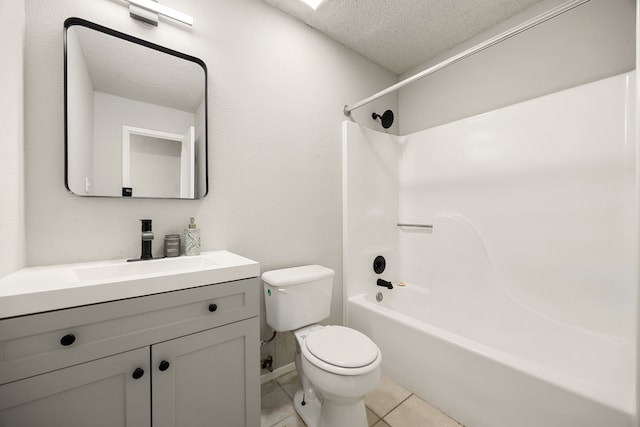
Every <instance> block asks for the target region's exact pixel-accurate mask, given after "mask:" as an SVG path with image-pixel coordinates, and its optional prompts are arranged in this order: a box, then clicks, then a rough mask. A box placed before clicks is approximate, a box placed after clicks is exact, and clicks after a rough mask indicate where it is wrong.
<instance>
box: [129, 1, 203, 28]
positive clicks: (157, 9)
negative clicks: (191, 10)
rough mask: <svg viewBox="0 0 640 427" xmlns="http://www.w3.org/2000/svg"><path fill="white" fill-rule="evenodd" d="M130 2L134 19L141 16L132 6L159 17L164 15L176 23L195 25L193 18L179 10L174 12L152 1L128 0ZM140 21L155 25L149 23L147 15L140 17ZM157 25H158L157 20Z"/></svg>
mask: <svg viewBox="0 0 640 427" xmlns="http://www.w3.org/2000/svg"><path fill="white" fill-rule="evenodd" d="M128 1H129V5H130V9H129V10H130V12H131V14H132V16H134V17H138V16H139V15H138V14H137V13H136V11H135V10H134V9H132V6H137V7H139V8H142V9H144V10H146V11H149V12H153V13H157V14H158V15H163V16H166V17H167V18H171V19H175V20H176V21H179V22H182V23H183V24H187V25H193V17H191V16H189V15H187V14H185V13H182V12H178V11H177V10H173V9H171V8H169V7H167V6H163V5H161V4H158V3H157V2H155V1H152V0H128ZM140 19H142V20H143V21H144V22H148V23H151V24H153V22H149V21H150V19H149V16H148V15H146V14H145V15H144V16H140ZM155 24H156V25H158V24H157V20H156V22H155Z"/></svg>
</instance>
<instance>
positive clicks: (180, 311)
mask: <svg viewBox="0 0 640 427" xmlns="http://www.w3.org/2000/svg"><path fill="white" fill-rule="evenodd" d="M259 286H260V285H259V282H258V279H257V278H252V279H244V280H238V281H234V282H225V283H219V284H215V285H209V286H202V287H198V288H191V289H184V290H179V291H174V292H167V293H162V294H156V295H150V296H144V297H138V298H131V299H126V300H120V301H112V302H108V303H102V304H95V305H89V306H83V307H76V308H71V309H66V310H59V311H54V312H47V313H41V314H34V315H30V316H23V317H16V318H10V319H5V320H0V384H4V383H7V382H11V381H15V380H17V379H21V378H26V377H29V376H32V375H37V374H40V373H44V372H48V371H52V370H55V369H60V368H64V367H67V366H72V365H75V364H77V363H83V362H86V361H89V360H94V359H98V358H101V357H105V356H109V355H112V354H116V353H120V352H124V351H128V350H131V349H134V348H140V347H144V346H147V345H151V344H154V343H157V342H161V341H164V340H168V339H172V338H175V337H178V336H183V335H188V334H192V333H195V332H198V331H202V330H205V329H209V328H213V327H217V326H221V325H225V324H228V323H232V322H237V321H240V320H243V319H247V318H250V317H255V316H258V315H259V305H258V304H259Z"/></svg>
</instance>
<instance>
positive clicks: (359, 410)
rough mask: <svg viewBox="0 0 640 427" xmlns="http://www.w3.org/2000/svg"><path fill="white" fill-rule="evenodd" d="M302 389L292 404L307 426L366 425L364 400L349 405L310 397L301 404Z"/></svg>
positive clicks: (349, 426) (337, 426) (353, 426)
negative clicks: (321, 401)
mask: <svg viewBox="0 0 640 427" xmlns="http://www.w3.org/2000/svg"><path fill="white" fill-rule="evenodd" d="M302 396H303V391H302V389H300V390H298V391H297V392H296V394H295V396H294V397H293V406H294V407H295V408H296V412H297V413H298V415H299V416H300V418H302V421H304V423H305V424H306V425H307V426H308V427H367V426H368V423H367V412H366V409H365V406H364V400H360V401H359V402H356V403H352V404H349V405H336V404H334V403H332V402H330V401H328V400H326V399H325V401H324V402H323V403H322V404H321V403H320V399H318V398H315V399H310V400H307V401H306V402H305V404H304V405H302Z"/></svg>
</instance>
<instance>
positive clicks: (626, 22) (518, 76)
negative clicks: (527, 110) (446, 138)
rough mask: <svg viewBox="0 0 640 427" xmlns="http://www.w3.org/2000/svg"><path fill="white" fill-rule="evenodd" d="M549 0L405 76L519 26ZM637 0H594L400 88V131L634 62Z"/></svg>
mask: <svg viewBox="0 0 640 427" xmlns="http://www.w3.org/2000/svg"><path fill="white" fill-rule="evenodd" d="M560 3H563V0H545V1H542V2H540V3H539V4H537V5H535V6H534V7H532V8H530V9H528V10H526V11H525V12H523V13H521V14H518V15H516V16H514V17H513V18H511V19H509V20H507V21H505V22H504V23H501V24H500V25H498V26H496V27H494V28H492V29H490V30H487V31H485V32H483V33H482V34H480V35H478V36H477V37H474V38H473V39H471V40H469V41H467V42H465V43H463V44H461V45H460V46H458V47H456V48H455V49H452V50H451V51H448V52H445V53H443V54H442V55H440V56H438V57H437V58H434V59H433V60H431V61H429V62H427V63H425V64H423V65H421V66H420V67H417V68H416V69H415V70H411V71H409V72H407V73H405V74H404V75H402V76H400V77H401V78H403V79H404V78H407V77H409V76H411V75H413V74H415V73H416V72H418V71H421V70H423V69H425V68H427V67H428V66H430V65H434V64H436V63H438V62H440V61H442V60H444V59H447V58H449V57H451V56H453V55H455V54H457V53H460V52H462V51H464V50H465V49H468V48H470V47H472V46H474V45H476V44H478V43H480V42H482V41H485V40H487V39H489V38H490V37H492V36H495V35H497V34H499V33H501V32H502V31H506V30H507V29H509V28H512V27H514V26H515V25H517V24H520V23H522V22H524V21H525V20H527V19H530V18H532V17H533V16H536V15H538V14H540V13H542V12H545V11H547V10H549V9H551V8H552V7H554V6H556V5H558V4H560ZM634 17H635V1H634V0H591V1H590V2H588V3H585V4H583V5H581V6H579V7H577V8H574V9H573V10H571V11H569V12H566V13H564V14H563V15H561V16H559V17H556V18H554V19H552V20H549V21H547V22H545V23H543V24H540V25H538V26H536V27H535V28H533V29H530V30H528V31H526V32H524V33H521V34H519V35H517V36H515V37H512V38H511V39H509V40H507V41H504V42H502V43H500V44H498V45H496V46H493V47H491V48H489V49H486V50H484V51H482V52H480V53H478V54H476V55H474V56H472V57H471V58H468V59H465V60H463V61H461V62H458V63H456V64H454V65H452V66H450V67H448V68H445V69H444V70H441V71H438V72H436V73H434V74H432V75H430V76H428V77H425V78H423V79H422V80H420V81H418V82H417V83H414V84H411V85H409V86H405V88H403V89H401V90H400V97H399V99H400V107H399V109H400V113H399V114H398V121H399V126H400V134H402V135H405V134H409V133H413V132H416V131H418V130H422V129H426V128H430V127H432V126H435V125H439V124H443V123H447V122H450V121H453V120H458V119H461V118H464V117H470V116H473V115H476V114H479V113H482V112H484V111H491V110H494V109H496V108H499V107H503V106H506V105H511V104H513V103H516V102H520V101H524V100H527V99H532V98H535V97H538V96H542V95H545V94H549V93H553V92H556V91H558V90H562V89H566V88H570V87H574V86H577V85H579V84H583V83H587V82H590V81H594V80H599V79H602V78H605V77H609V76H613V75H617V74H620V73H623V72H626V71H630V70H632V69H634V68H635V62H634V61H635V58H634V56H635V55H634V45H635V22H634Z"/></svg>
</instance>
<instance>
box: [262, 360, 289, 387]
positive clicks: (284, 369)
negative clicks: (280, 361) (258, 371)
mask: <svg viewBox="0 0 640 427" xmlns="http://www.w3.org/2000/svg"><path fill="white" fill-rule="evenodd" d="M295 370H296V364H295V363H293V362H291V363H289V364H288V365H284V366H281V367H279V368H277V369H274V370H273V372H268V373H266V374H264V375H260V384H264V383H268V382H269V381H271V380H274V379H276V378H278V377H281V376H283V375H285V374H288V373H289V372H291V371H295Z"/></svg>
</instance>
